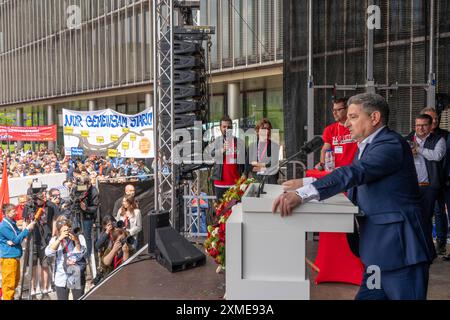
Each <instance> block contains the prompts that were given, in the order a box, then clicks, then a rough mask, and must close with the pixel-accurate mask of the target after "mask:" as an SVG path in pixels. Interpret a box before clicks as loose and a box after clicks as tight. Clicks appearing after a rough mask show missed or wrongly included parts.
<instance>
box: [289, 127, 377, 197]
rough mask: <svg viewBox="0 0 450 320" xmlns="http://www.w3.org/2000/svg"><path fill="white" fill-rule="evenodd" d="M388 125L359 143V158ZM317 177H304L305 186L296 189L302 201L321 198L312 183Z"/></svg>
mask: <svg viewBox="0 0 450 320" xmlns="http://www.w3.org/2000/svg"><path fill="white" fill-rule="evenodd" d="M385 127H386V126H382V127H381V128H379V129H377V130H376V131H375V132H374V133H372V134H371V135H370V136H368V137H367V138H365V139H364V140H363V141H361V142H359V143H358V149H359V153H358V160H359V159H361V155H362V154H363V152H364V149H365V148H366V146H367V145H368V144H369V143H371V142H372V141H373V139H375V137H376V136H377V135H378V134H379V133H380V131H381V130H383V129H384V128H385ZM316 180H317V179H315V178H304V179H303V187H301V188H299V189H297V190H296V193H297V194H298V195H299V196H300V197H301V198H302V202H308V201H311V200H320V199H319V198H320V196H319V192H318V191H317V189H316V188H315V187H314V186H313V185H312V183H313V182H314V181H316Z"/></svg>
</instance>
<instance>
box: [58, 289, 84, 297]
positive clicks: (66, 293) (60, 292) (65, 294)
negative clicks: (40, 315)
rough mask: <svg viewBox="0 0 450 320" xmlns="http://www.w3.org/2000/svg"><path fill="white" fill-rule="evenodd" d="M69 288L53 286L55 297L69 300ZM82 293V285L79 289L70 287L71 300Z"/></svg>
mask: <svg viewBox="0 0 450 320" xmlns="http://www.w3.org/2000/svg"><path fill="white" fill-rule="evenodd" d="M70 290H71V289H67V288H63V287H56V286H55V291H56V297H57V299H58V300H69V291H70ZM83 294H84V286H83V288H81V289H72V296H73V300H78V299H80V298H81V296H82V295H83Z"/></svg>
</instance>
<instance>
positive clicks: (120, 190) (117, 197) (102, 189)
mask: <svg viewBox="0 0 450 320" xmlns="http://www.w3.org/2000/svg"><path fill="white" fill-rule="evenodd" d="M128 184H131V185H133V186H134V188H135V190H136V194H135V199H136V200H137V202H138V204H139V209H140V210H141V215H142V232H141V233H140V234H139V236H138V242H139V247H142V245H144V244H146V243H147V241H148V215H149V214H150V212H151V211H152V210H154V208H155V202H154V199H155V189H154V181H153V179H150V180H146V181H133V182H127V181H124V182H100V183H99V184H98V191H99V200H100V209H99V213H100V217H99V218H100V221H99V222H100V223H101V221H102V219H103V217H105V216H107V215H112V216H113V217H116V215H117V211H118V208H120V207H121V206H122V199H123V196H124V195H125V186H126V185H128Z"/></svg>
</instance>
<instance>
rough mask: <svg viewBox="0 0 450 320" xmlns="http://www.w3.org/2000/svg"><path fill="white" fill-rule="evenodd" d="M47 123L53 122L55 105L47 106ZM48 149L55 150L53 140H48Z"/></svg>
mask: <svg viewBox="0 0 450 320" xmlns="http://www.w3.org/2000/svg"><path fill="white" fill-rule="evenodd" d="M47 124H48V125H52V124H55V107H54V106H52V105H48V106H47ZM48 150H53V151H55V142H53V141H49V142H48Z"/></svg>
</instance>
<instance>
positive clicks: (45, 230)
mask: <svg viewBox="0 0 450 320" xmlns="http://www.w3.org/2000/svg"><path fill="white" fill-rule="evenodd" d="M46 188H47V186H46V185H42V184H40V183H39V182H37V181H34V182H33V184H32V186H31V188H30V189H29V191H28V194H31V199H30V201H29V202H28V203H27V205H26V206H25V209H24V211H23V218H24V220H25V221H32V220H33V219H34V216H35V213H36V212H37V211H38V210H39V209H42V210H43V213H42V215H41V216H40V217H39V219H38V220H37V225H36V228H34V232H33V244H34V245H33V248H32V250H33V271H32V288H31V295H35V294H37V292H36V290H35V289H36V285H37V273H36V272H37V265H38V262H39V264H40V266H41V277H40V279H41V284H40V289H41V292H42V294H48V293H50V292H51V288H50V284H49V259H48V258H47V257H46V256H45V247H46V246H47V244H48V242H49V241H50V238H51V237H52V234H53V223H54V219H55V218H56V214H55V209H54V207H53V206H51V205H49V204H48V203H49V201H47V199H46V192H45V190H46Z"/></svg>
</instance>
